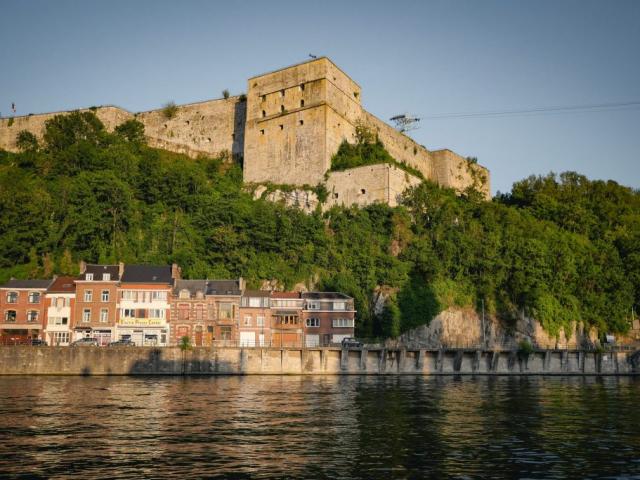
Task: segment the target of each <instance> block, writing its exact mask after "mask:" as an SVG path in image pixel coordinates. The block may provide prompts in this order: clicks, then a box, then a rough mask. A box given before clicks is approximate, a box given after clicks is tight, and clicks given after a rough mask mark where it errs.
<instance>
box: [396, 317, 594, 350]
mask: <svg viewBox="0 0 640 480" xmlns="http://www.w3.org/2000/svg"><path fill="white" fill-rule="evenodd" d="M522 340H528V341H529V342H530V343H531V344H532V345H533V346H534V347H536V348H551V349H552V348H578V347H587V346H593V345H595V343H596V341H597V332H596V331H595V330H594V329H592V330H590V331H585V329H584V327H583V326H582V325H574V328H573V330H572V332H571V335H570V336H569V337H568V338H567V336H566V335H565V333H564V332H562V331H561V332H560V335H559V336H558V337H557V338H556V337H552V336H551V335H549V334H548V333H547V332H545V331H544V330H543V328H542V325H540V322H538V321H537V320H535V319H532V318H530V317H527V316H525V315H521V316H520V317H519V318H518V320H517V322H516V325H515V327H514V328H512V329H507V328H506V327H505V326H504V325H503V324H502V323H501V322H500V321H498V320H497V319H496V318H495V317H492V316H485V320H484V335H483V321H482V318H481V317H480V315H478V313H477V312H475V311H474V310H472V309H459V308H449V309H447V310H445V311H443V312H441V313H440V314H439V315H437V316H436V317H435V318H434V319H433V320H431V322H430V323H429V325H423V326H421V327H418V328H416V329H414V330H411V331H409V332H406V333H404V334H403V335H401V336H400V337H399V338H398V339H395V340H390V341H388V342H387V343H388V345H389V346H399V345H404V346H411V347H421V348H441V347H465V348H475V347H481V346H485V347H486V348H499V347H501V348H517V346H518V343H519V342H520V341H522Z"/></svg>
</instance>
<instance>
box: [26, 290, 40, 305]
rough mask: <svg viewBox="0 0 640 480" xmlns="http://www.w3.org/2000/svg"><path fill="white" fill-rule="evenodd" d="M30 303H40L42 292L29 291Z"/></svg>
mask: <svg viewBox="0 0 640 480" xmlns="http://www.w3.org/2000/svg"><path fill="white" fill-rule="evenodd" d="M29 303H40V292H29Z"/></svg>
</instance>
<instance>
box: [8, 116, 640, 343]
mask: <svg viewBox="0 0 640 480" xmlns="http://www.w3.org/2000/svg"><path fill="white" fill-rule="evenodd" d="M20 141H21V142H20V146H21V149H22V152H21V153H18V154H13V153H8V152H0V211H1V212H2V215H0V281H4V280H6V279H7V278H9V277H10V276H16V277H38V276H49V275H52V274H54V273H58V274H62V273H67V274H73V273H75V272H76V268H77V267H76V265H77V261H78V260H80V259H84V260H87V261H91V262H117V261H124V262H130V263H133V262H153V263H161V264H162V263H170V262H177V263H179V264H180V265H181V266H182V267H183V273H184V275H185V276H186V277H187V278H197V277H199V278H205V277H208V278H224V277H227V278H228V277H237V276H239V275H242V276H243V277H245V278H246V279H247V280H248V282H249V284H250V285H251V286H253V287H259V286H260V285H261V284H262V281H264V280H277V281H278V282H279V284H280V285H281V286H283V287H286V288H291V287H293V286H294V285H295V284H296V283H299V282H306V283H310V282H314V283H315V285H316V286H317V287H318V288H325V289H335V290H340V291H344V292H346V293H348V294H350V295H352V296H354V298H355V299H356V308H357V309H358V319H357V327H358V334H359V335H363V336H365V335H366V336H371V335H384V336H395V335H397V334H398V333H400V332H402V331H404V330H406V329H409V328H412V327H414V326H417V325H420V324H423V323H426V322H428V321H429V320H430V319H431V318H432V317H433V316H434V315H435V314H437V313H438V312H439V311H441V310H442V309H443V308H446V307H448V306H451V305H458V306H461V307H471V308H479V305H480V304H481V303H483V304H484V306H485V309H486V310H487V311H488V312H489V313H495V314H498V315H499V316H500V317H502V318H503V319H504V320H505V321H509V320H512V319H513V318H515V315H516V314H517V313H518V312H522V311H524V312H527V313H529V314H532V315H534V316H535V317H537V318H538V319H540V320H541V322H542V323H543V325H544V327H545V328H546V329H547V330H548V331H550V332H551V333H553V334H557V333H558V332H559V331H560V329H561V328H564V327H568V326H569V325H570V324H571V322H573V321H582V322H584V323H586V324H589V325H595V326H597V327H599V328H600V331H601V332H604V331H609V330H611V331H624V330H625V329H626V328H628V318H629V316H630V312H631V308H632V306H634V305H635V306H636V307H637V306H638V304H639V303H640V196H639V194H638V192H635V191H632V190H631V189H628V188H625V187H622V186H619V185H617V184H616V183H614V182H600V181H589V180H587V179H586V178H584V177H582V176H579V175H577V174H574V173H565V174H562V175H561V176H560V177H559V178H558V177H556V176H554V175H549V176H546V177H532V178H529V179H527V180H524V181H522V182H519V183H517V184H515V185H514V188H513V191H512V192H511V193H510V194H507V195H501V196H499V197H498V198H496V199H495V200H494V201H492V202H485V201H482V200H480V196H479V195H473V194H468V195H464V196H462V197H458V196H456V195H455V193H454V192H453V191H451V190H446V189H442V188H439V187H437V186H436V185H434V184H431V183H429V182H424V183H423V184H422V185H420V186H418V187H416V188H414V189H412V190H411V191H410V192H408V193H407V195H406V198H405V200H404V205H403V206H401V207H397V208H390V207H387V206H384V205H372V206H369V207H367V208H364V209H357V208H333V209H332V210H330V211H328V212H326V213H324V214H322V213H321V212H319V211H318V212H316V213H314V214H312V215H305V214H303V213H302V212H300V211H298V210H296V209H290V208H286V207H284V206H282V205H277V204H273V203H270V202H267V201H265V200H254V199H253V198H252V196H251V194H250V193H249V192H247V191H245V190H244V189H243V186H242V171H241V168H240V166H239V165H236V164H234V163H233V162H231V161H230V159H229V158H220V159H205V158H200V159H197V160H192V159H189V158H187V157H184V156H181V155H177V154H172V153H169V152H165V151H162V150H155V149H151V148H149V147H147V146H146V145H145V144H144V142H143V127H142V125H141V124H140V123H139V122H136V121H129V122H126V123H124V124H123V125H121V126H119V127H118V128H117V129H116V131H115V132H113V133H108V132H106V131H105V129H104V127H103V126H102V124H101V123H100V121H99V120H98V119H97V118H96V117H95V115H93V114H92V113H91V112H85V113H74V114H71V115H68V116H64V117H63V116H60V117H56V118H54V119H53V120H51V121H50V122H49V123H48V124H47V127H46V133H45V135H44V138H43V144H42V145H39V144H38V142H37V140H36V138H35V137H33V136H30V135H27V134H21V136H20ZM375 148H376V149H377V148H380V149H382V146H381V145H380V146H378V147H375ZM385 153H386V152H385ZM387 155H388V154H387ZM374 292H375V293H376V294H383V295H384V298H386V299H387V300H386V302H385V303H384V307H383V308H381V309H379V310H378V311H377V312H376V311H374V305H375V302H374V299H375V297H376V295H374Z"/></svg>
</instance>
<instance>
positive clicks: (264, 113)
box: [262, 110, 267, 118]
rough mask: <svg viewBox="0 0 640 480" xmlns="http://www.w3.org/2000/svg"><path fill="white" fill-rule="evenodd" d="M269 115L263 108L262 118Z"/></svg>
mask: <svg viewBox="0 0 640 480" xmlns="http://www.w3.org/2000/svg"><path fill="white" fill-rule="evenodd" d="M266 116H267V112H265V111H264V110H262V118H264V117H266Z"/></svg>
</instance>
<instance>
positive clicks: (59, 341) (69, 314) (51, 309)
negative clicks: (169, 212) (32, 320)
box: [44, 277, 76, 345]
mask: <svg viewBox="0 0 640 480" xmlns="http://www.w3.org/2000/svg"><path fill="white" fill-rule="evenodd" d="M45 298H46V307H47V322H46V326H45V329H44V333H45V336H46V340H47V342H48V343H49V345H69V343H70V342H72V341H73V338H72V334H71V333H72V325H73V322H74V308H75V300H76V284H75V278H73V277H58V278H55V279H54V280H53V283H51V285H49V288H47V293H46V295H45Z"/></svg>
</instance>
